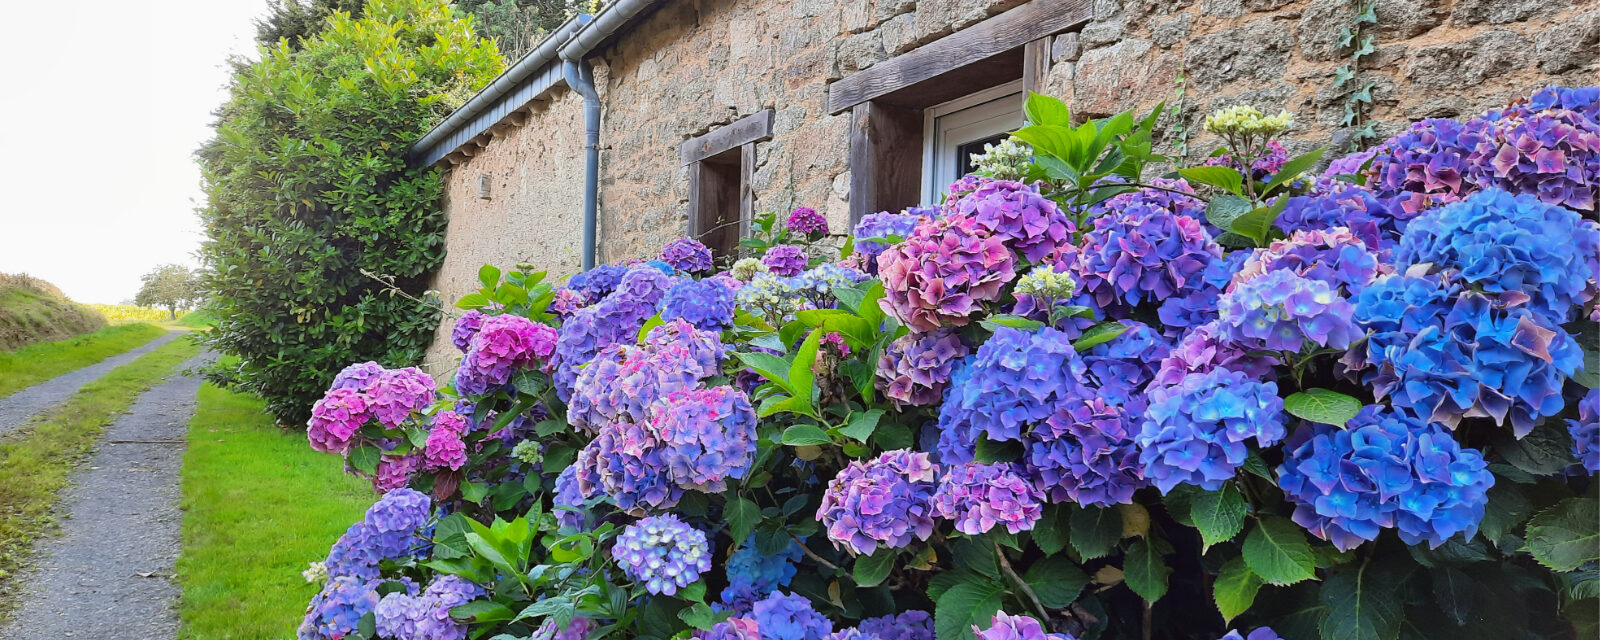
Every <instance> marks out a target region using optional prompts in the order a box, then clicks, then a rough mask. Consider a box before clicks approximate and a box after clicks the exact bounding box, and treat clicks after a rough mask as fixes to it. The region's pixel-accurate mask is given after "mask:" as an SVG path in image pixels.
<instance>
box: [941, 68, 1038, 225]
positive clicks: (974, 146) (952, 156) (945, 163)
mask: <svg viewBox="0 0 1600 640" xmlns="http://www.w3.org/2000/svg"><path fill="white" fill-rule="evenodd" d="M1022 96H1023V94H1022V83H1021V82H1020V81H1019V82H1010V83H1006V84H1003V85H1000V86H998V87H992V88H989V89H985V90H983V91H979V92H977V93H973V94H970V95H966V96H962V97H960V98H956V99H955V100H951V101H949V102H946V103H944V104H939V105H934V106H932V107H928V108H927V109H925V110H924V111H923V127H922V130H923V137H924V141H923V148H922V204H924V205H933V204H937V203H938V202H939V200H940V198H941V197H943V196H944V192H945V188H946V187H948V186H950V183H952V182H955V181H956V179H957V178H960V177H961V176H964V175H966V174H968V173H971V172H972V154H975V153H983V145H985V144H997V143H999V142H1000V141H1002V140H1005V139H1006V135H1007V134H1009V133H1010V132H1012V131H1015V130H1016V129H1017V128H1018V127H1021V126H1022Z"/></svg>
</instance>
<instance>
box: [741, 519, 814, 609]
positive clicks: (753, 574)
mask: <svg viewBox="0 0 1600 640" xmlns="http://www.w3.org/2000/svg"><path fill="white" fill-rule="evenodd" d="M800 557H801V551H800V547H799V546H798V545H796V544H794V543H792V542H791V543H789V545H788V546H787V547H784V549H783V551H781V552H779V553H777V554H773V555H767V554H765V553H762V552H761V551H760V550H759V549H757V548H756V538H755V535H754V534H752V535H751V536H750V537H749V538H748V539H746V540H745V541H744V544H743V545H740V546H739V548H738V549H736V550H735V551H734V552H733V553H730V554H728V561H727V564H726V567H727V573H728V586H727V588H725V589H723V590H722V603H723V605H724V606H726V607H728V608H729V609H731V610H733V611H749V610H750V605H753V604H755V602H756V601H757V600H760V599H762V598H765V597H766V595H767V594H769V593H772V592H774V591H777V590H778V589H779V588H780V587H787V586H789V582H790V581H792V580H794V575H795V563H796V562H799V561H800Z"/></svg>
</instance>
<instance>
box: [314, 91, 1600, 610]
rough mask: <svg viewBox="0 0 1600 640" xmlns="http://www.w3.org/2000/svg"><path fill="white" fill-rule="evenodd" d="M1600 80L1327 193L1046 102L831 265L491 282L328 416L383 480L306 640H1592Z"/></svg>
mask: <svg viewBox="0 0 1600 640" xmlns="http://www.w3.org/2000/svg"><path fill="white" fill-rule="evenodd" d="M1597 97H1600V89H1584V90H1564V89H1552V90H1546V91H1541V92H1539V93H1538V94H1535V95H1534V96H1532V97H1530V98H1529V99H1527V100H1520V101H1518V102H1516V103H1514V104H1512V105H1510V106H1509V107H1508V109H1506V110H1504V111H1496V112H1491V113H1488V114H1484V115H1481V116H1478V117H1476V118H1473V119H1471V120H1468V121H1466V122H1456V121H1449V120H1430V121H1425V122H1423V123H1419V124H1418V125H1416V126H1414V127H1412V128H1411V129H1409V130H1407V131H1406V132H1404V133H1402V134H1401V135H1399V136H1397V137H1395V138H1394V139H1391V140H1389V141H1387V142H1385V143H1383V144H1382V145H1380V146H1379V147H1377V148H1376V149H1375V150H1373V151H1370V152H1368V153H1365V154H1358V155H1355V156H1351V157H1347V158H1339V159H1330V166H1329V168H1328V170H1327V171H1326V172H1324V173H1323V174H1321V175H1320V176H1319V175H1317V174H1315V173H1313V170H1314V169H1315V166H1316V165H1317V164H1318V161H1319V160H1320V154H1321V152H1320V150H1319V151H1314V152H1312V153H1311V154H1307V155H1303V156H1294V157H1291V156H1290V155H1289V154H1288V153H1287V152H1286V151H1285V147H1284V146H1283V145H1281V144H1280V143H1279V142H1278V141H1277V140H1276V137H1277V136H1279V135H1281V134H1282V133H1283V132H1284V131H1285V130H1287V129H1288V128H1290V127H1292V118H1291V117H1289V116H1288V114H1280V115H1277V116H1266V115H1263V114H1261V113H1260V112H1257V111H1255V110H1253V109H1249V108H1244V107H1239V108H1230V109H1227V110H1225V111H1223V112H1219V113H1218V114H1215V115H1214V116H1213V117H1212V118H1209V119H1208V121H1207V127H1208V129H1210V130H1212V131H1213V132H1214V133H1217V134H1218V135H1219V136H1221V137H1222V138H1223V139H1224V140H1225V141H1226V146H1224V147H1223V148H1221V149H1218V152H1217V153H1216V154H1214V155H1213V156H1212V159H1211V160H1209V161H1205V162H1203V163H1202V164H1200V165H1199V166H1194V167H1180V168H1178V169H1176V170H1175V171H1173V173H1171V174H1168V175H1163V176H1162V177H1159V178H1153V177H1147V176H1148V175H1153V174H1155V173H1159V172H1160V171H1162V170H1163V169H1160V168H1158V166H1159V165H1158V164H1157V163H1166V162H1170V161H1171V159H1169V158H1164V157H1161V156H1159V155H1157V154H1156V153H1154V152H1153V151H1152V150H1151V148H1150V143H1149V141H1150V139H1151V135H1150V134H1151V133H1152V132H1153V127H1154V123H1155V122H1156V121H1157V120H1156V118H1155V115H1152V116H1150V117H1146V118H1143V119H1139V120H1135V119H1134V118H1133V117H1132V115H1131V114H1122V115H1119V116H1116V117H1114V118H1110V119H1107V120H1098V121H1097V120H1091V121H1088V122H1084V123H1081V124H1073V122H1072V119H1071V117H1070V115H1069V114H1068V113H1067V111H1066V108H1065V106H1064V105H1062V104H1061V103H1060V102H1058V101H1053V100H1051V99H1048V98H1044V97H1042V96H1036V95H1035V96H1031V97H1030V98H1029V100H1028V103H1027V110H1028V121H1029V122H1030V123H1031V124H1030V125H1029V126H1027V127H1024V128H1022V129H1020V130H1018V131H1017V132H1016V133H1015V139H1016V142H1015V143H1012V144H1010V146H1009V147H1008V148H1007V149H1006V150H1005V151H1004V154H1005V157H1004V158H1003V160H1004V161H1003V162H1001V161H998V160H999V159H1001V158H998V156H997V158H996V160H997V161H994V162H989V161H985V162H981V163H979V165H978V166H979V167H980V168H981V169H980V172H979V173H976V174H974V175H970V176H967V177H964V178H962V179H961V181H959V182H958V183H957V184H955V185H953V186H952V187H951V189H950V190H949V192H950V193H951V194H952V196H951V197H950V198H949V199H948V200H946V201H945V202H943V203H941V204H940V206H938V207H936V208H922V209H908V210H905V211H901V212H883V213H879V214H874V215H870V216H866V217H865V218H863V219H862V220H861V221H860V222H859V224H858V225H857V226H856V227H855V228H854V230H853V233H852V234H851V235H849V236H846V237H844V238H843V239H842V240H839V242H837V243H836V242H835V241H834V240H833V239H829V237H828V235H827V234H828V232H829V230H828V225H827V221H826V219H825V218H824V217H822V216H821V215H819V214H817V212H816V211H814V210H811V209H807V208H800V209H796V210H794V211H793V212H792V213H790V214H789V215H788V216H787V217H783V218H781V219H780V217H779V216H777V215H772V214H768V215H765V216H763V217H762V218H761V219H760V220H758V221H757V222H756V224H754V225H753V228H754V229H755V235H754V236H752V237H750V238H746V239H745V242H744V243H743V247H744V250H745V253H744V255H742V256H728V257H727V261H726V263H725V264H721V265H720V266H719V263H717V262H714V261H713V260H711V259H710V257H709V255H708V253H707V252H706V251H704V247H703V246H702V245H700V244H699V243H697V242H695V241H693V240H689V239H681V240H676V241H673V242H672V243H669V244H668V246H667V247H665V248H663V250H662V252H661V253H660V255H659V256H658V257H659V258H660V259H659V260H656V261H652V262H636V263H629V264H619V265H607V266H602V267H597V268H595V269H592V270H590V271H587V272H585V273H581V274H577V275H575V276H573V277H571V278H570V279H568V280H567V281H566V283H565V284H556V283H553V282H546V281H545V279H544V276H543V274H538V273H530V272H528V270H525V269H520V268H519V269H518V270H517V271H516V272H510V273H502V272H500V271H499V270H498V269H494V268H493V267H486V268H485V270H484V271H483V272H482V273H480V276H481V278H480V279H481V280H482V281H483V289H482V290H480V291H479V292H477V293H474V294H472V295H470V296H468V297H467V298H466V299H463V300H462V301H461V303H460V304H459V305H458V306H460V307H461V308H462V309H463V310H465V311H466V313H465V314H464V315H462V316H461V317H460V320H459V321H458V322H457V324H456V326H455V330H454V331H453V332H452V334H451V338H452V342H453V343H454V344H456V345H457V346H458V347H459V348H461V349H462V351H463V359H462V364H461V367H460V368H459V370H457V371H456V372H454V374H453V375H450V374H445V375H442V376H441V377H440V378H439V379H440V380H442V381H444V383H442V384H438V383H435V380H434V379H433V378H430V377H429V376H427V375H424V374H422V373H421V372H420V371H417V370H415V369H386V368H384V367H381V366H378V365H376V364H372V363H363V364H357V365H352V366H351V367H349V368H347V369H346V370H345V371H343V372H341V373H340V374H339V376H338V377H337V379H336V381H335V383H334V384H333V386H332V388H330V389H329V390H328V391H327V393H326V395H325V396H324V397H323V398H322V399H321V400H320V401H318V402H317V403H316V404H315V405H314V407H313V408H312V418H311V421H310V423H309V427H310V429H309V433H308V440H309V442H310V444H311V446H312V447H314V448H316V449H318V450H320V451H325V452H328V453H331V454H335V455H340V456H343V458H344V459H345V461H346V463H347V465H348V467H349V469H350V470H351V471H352V472H353V473H360V474H364V475H366V476H368V477H370V478H371V479H372V480H373V482H374V486H375V488H377V489H378V491H380V492H381V493H382V494H383V495H382V497H381V499H380V500H379V501H378V502H377V504H375V505H374V506H373V508H372V509H371V510H369V512H368V513H367V514H366V517H365V518H363V519H362V521H360V522H358V523H355V524H354V525H352V526H351V527H350V529H349V530H348V531H347V532H346V533H345V535H344V536H343V537H341V538H340V539H339V540H338V541H337V542H336V543H334V545H333V548H332V550H331V551H330V552H329V554H328V556H327V557H326V558H323V559H317V560H318V562H317V564H315V565H314V566H313V567H312V569H311V570H308V571H307V572H306V575H307V576H309V579H311V580H313V581H315V582H317V583H318V586H319V590H320V591H319V593H318V594H317V595H316V596H315V598H314V599H312V601H311V603H310V605H309V607H308V609H307V612H306V618H305V623H304V624H303V625H302V626H301V627H300V631H299V637H300V638H302V639H307V640H309V639H353V638H385V639H410V638H429V639H450V640H457V639H462V640H464V639H466V638H492V639H495V640H508V639H524V638H533V639H538V640H555V639H561V640H600V639H603V638H617V639H629V640H631V639H646V638H648V639H654V640H668V639H676V638H695V639H697V640H973V639H982V640H1089V639H1094V638H1164V639H1166V638H1170V639H1185V640H1222V639H1234V640H1311V639H1318V640H1395V639H1396V638H1402V637H1404V638H1451V637H1457V636H1460V637H1515V638H1540V639H1544V638H1550V639H1557V638H1580V637H1593V636H1594V635H1595V633H1596V629H1595V624H1596V616H1595V615H1594V612H1595V611H1596V610H1600V602H1597V597H1600V548H1597V546H1596V543H1595V541H1596V540H1597V539H1600V533H1597V531H1596V529H1597V528H1600V504H1597V499H1596V491H1597V490H1600V484H1597V482H1596V481H1597V480H1600V478H1597V477H1596V473H1597V471H1600V425H1597V420H1600V396H1597V392H1596V391H1595V386H1596V384H1597V382H1600V375H1597V374H1600V370H1597V369H1600V366H1597V365H1596V362H1595V360H1596V349H1595V342H1596V336H1597V334H1600V331H1597V330H1596V328H1595V326H1594V321H1595V318H1596V313H1597V312H1596V300H1595V298H1596V295H1597V293H1600V285H1597V284H1596V282H1595V279H1596V276H1597V272H1600V264H1597V260H1600V256H1597V253H1600V224H1597V223H1596V222H1595V220H1594V207H1593V196H1592V194H1593V190H1594V185H1596V184H1600V175H1597V164H1596V162H1595V160H1594V158H1595V156H1594V153H1595V147H1594V146H1593V144H1592V139H1591V137H1590V136H1589V134H1588V132H1590V131H1592V130H1594V128H1595V118H1596V116H1597V114H1600V108H1597V107H1596V106H1595V100H1596V98H1597ZM1090 140H1094V141H1095V142H1094V144H1093V145H1089V146H1087V147H1086V146H1085V145H1088V144H1089V142H1088V141H1090ZM1063 141H1074V142H1071V143H1070V144H1068V143H1066V142H1063ZM1024 145H1025V146H1024ZM1063 145H1065V146H1063ZM1111 157H1115V158H1118V159H1119V161H1118V162H1106V161H1105V160H1106V159H1107V158H1111ZM720 268H726V269H727V270H726V271H718V269H720Z"/></svg>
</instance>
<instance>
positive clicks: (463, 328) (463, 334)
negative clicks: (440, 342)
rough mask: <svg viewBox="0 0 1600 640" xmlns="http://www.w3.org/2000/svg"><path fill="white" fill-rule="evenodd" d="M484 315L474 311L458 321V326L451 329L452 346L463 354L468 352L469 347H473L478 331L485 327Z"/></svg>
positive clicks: (463, 315) (465, 314) (468, 312)
mask: <svg viewBox="0 0 1600 640" xmlns="http://www.w3.org/2000/svg"><path fill="white" fill-rule="evenodd" d="M488 317H489V316H487V315H484V313H483V312H482V311H479V310H477V309H472V310H469V311H467V312H466V313H464V314H462V315H461V317H460V318H457V319H456V325H455V326H454V327H452V328H451V329H450V344H453V345H455V347H456V349H457V350H458V351H460V352H462V353H466V352H467V347H468V346H471V345H472V338H473V336H476V335H478V330H479V329H481V328H482V327H483V320H484V318H488Z"/></svg>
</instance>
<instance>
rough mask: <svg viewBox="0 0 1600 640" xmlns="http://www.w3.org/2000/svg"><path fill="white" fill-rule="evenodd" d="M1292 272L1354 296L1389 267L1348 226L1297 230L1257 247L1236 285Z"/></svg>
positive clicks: (1241, 268)
mask: <svg viewBox="0 0 1600 640" xmlns="http://www.w3.org/2000/svg"><path fill="white" fill-rule="evenodd" d="M1280 270H1281V271H1290V272H1293V273H1294V274H1295V275H1298V276H1300V277H1303V278H1310V279H1312V280H1318V281H1321V282H1324V283H1326V284H1327V285H1328V286H1329V287H1332V288H1333V290H1334V291H1337V292H1339V293H1340V294H1341V295H1345V296H1348V295H1351V294H1354V293H1356V292H1359V291H1361V289H1362V288H1364V287H1366V286H1367V285H1368V284H1371V283H1372V281H1373V280H1374V279H1376V278H1377V277H1378V276H1379V275H1380V274H1382V273H1384V272H1386V271H1387V270H1388V267H1387V266H1386V265H1382V264H1380V263H1379V262H1378V255H1377V254H1376V253H1374V252H1373V251H1372V249H1370V248H1369V247H1368V245H1367V243H1366V241H1364V240H1362V239H1361V238H1359V237H1357V236H1356V235H1355V234H1353V233H1351V232H1350V230H1349V229H1346V228H1344V227H1332V228H1329V229H1318V230H1314V231H1295V232H1294V233H1293V234H1292V235H1290V236H1289V238H1287V239H1283V240H1274V241H1273V242H1272V244H1271V245H1269V246H1267V247H1265V248H1261V249H1256V250H1255V251H1254V252H1252V253H1250V258H1249V259H1248V260H1246V261H1245V263H1244V264H1243V265H1241V266H1240V268H1239V271H1238V273H1236V274H1234V276H1233V281H1232V282H1231V284H1232V285H1233V286H1238V285H1240V284H1242V283H1245V282H1249V281H1250V280H1253V279H1255V278H1259V277H1261V276H1263V275H1265V274H1267V273H1269V272H1272V271H1280Z"/></svg>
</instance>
